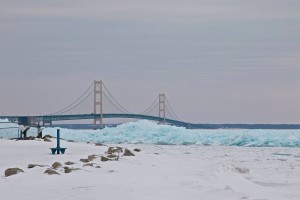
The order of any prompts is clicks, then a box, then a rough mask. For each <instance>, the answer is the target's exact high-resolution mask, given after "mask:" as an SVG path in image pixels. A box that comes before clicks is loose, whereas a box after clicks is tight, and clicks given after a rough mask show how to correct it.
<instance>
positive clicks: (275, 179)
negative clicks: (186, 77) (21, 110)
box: [0, 139, 300, 200]
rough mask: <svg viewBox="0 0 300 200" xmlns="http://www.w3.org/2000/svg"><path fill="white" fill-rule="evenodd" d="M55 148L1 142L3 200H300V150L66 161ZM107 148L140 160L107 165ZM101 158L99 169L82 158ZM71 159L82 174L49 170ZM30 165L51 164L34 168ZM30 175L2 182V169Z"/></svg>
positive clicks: (195, 148)
mask: <svg viewBox="0 0 300 200" xmlns="http://www.w3.org/2000/svg"><path fill="white" fill-rule="evenodd" d="M55 145H56V143H55V139H52V142H44V141H42V140H40V141H38V140H33V141H22V140H19V141H16V140H7V139H1V140H0V158H1V163H0V172H1V173H2V174H1V176H0V194H1V199H2V198H3V199H10V200H14V199H20V198H22V199H43V200H48V199H49V200H50V199H51V200H53V199H54V198H56V199H81V200H82V199H112V200H114V199H132V200H134V199H146V200H147V199H149V200H150V199H151V200H153V199H162V200H166V199H172V200H182V199H190V200H193V199H216V200H219V199H230V200H234V199H270V200H276V199H291V200H292V199H295V200H296V199H299V195H300V152H299V149H298V148H282V147H268V148H265V147H236V146H227V147H226V146H199V145H189V146H183V145H148V144H119V145H115V144H110V145H109V144H107V146H95V145H94V144H93V143H89V144H87V143H80V142H77V143H72V142H67V141H64V140H63V141H61V146H62V147H66V148H67V151H66V154H64V155H52V154H50V149H49V148H51V147H55ZM108 146H121V147H126V148H128V149H130V150H131V151H132V150H133V149H134V148H139V149H141V150H142V151H141V152H135V151H132V152H134V154H135V155H136V156H134V157H125V156H124V157H122V156H121V157H120V159H119V160H118V161H108V162H101V161H100V155H105V151H107V149H108ZM91 154H95V155H97V156H98V157H97V158H96V159H95V160H94V161H92V163H95V165H99V166H101V168H95V167H83V163H81V162H80V161H79V160H80V159H81V158H87V156H88V155H91ZM67 161H73V162H75V163H76V164H75V165H74V166H72V167H74V168H80V170H76V171H72V172H71V173H69V174H65V173H64V172H63V169H62V168H61V169H59V170H58V172H59V173H60V174H61V175H47V174H44V171H45V170H46V169H47V168H49V167H50V166H51V165H52V164H53V163H54V162H61V163H65V162H67ZM28 164H40V165H46V166H45V167H35V168H32V169H28V168H27V166H28ZM10 167H19V168H21V169H23V170H24V171H25V173H20V174H17V175H13V176H9V177H4V170H5V169H7V168H10Z"/></svg>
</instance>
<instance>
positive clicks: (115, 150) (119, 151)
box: [106, 147, 123, 154]
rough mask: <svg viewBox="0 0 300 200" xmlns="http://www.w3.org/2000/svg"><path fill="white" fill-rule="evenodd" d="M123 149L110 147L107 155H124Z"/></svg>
mask: <svg viewBox="0 0 300 200" xmlns="http://www.w3.org/2000/svg"><path fill="white" fill-rule="evenodd" d="M122 152H123V149H122V147H109V148H108V149H107V152H106V153H107V154H114V153H122Z"/></svg>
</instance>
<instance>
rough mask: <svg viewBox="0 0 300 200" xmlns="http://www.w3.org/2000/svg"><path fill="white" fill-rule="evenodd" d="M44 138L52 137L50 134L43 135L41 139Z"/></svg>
mask: <svg viewBox="0 0 300 200" xmlns="http://www.w3.org/2000/svg"><path fill="white" fill-rule="evenodd" d="M45 138H53V137H52V136H51V135H45V136H44V137H43V139H45Z"/></svg>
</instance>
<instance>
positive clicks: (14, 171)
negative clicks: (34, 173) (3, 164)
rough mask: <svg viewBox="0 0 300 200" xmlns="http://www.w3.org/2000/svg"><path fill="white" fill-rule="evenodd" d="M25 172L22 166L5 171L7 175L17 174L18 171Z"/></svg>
mask: <svg viewBox="0 0 300 200" xmlns="http://www.w3.org/2000/svg"><path fill="white" fill-rule="evenodd" d="M21 172H22V173H24V171H23V170H22V169H20V168H17V167H15V168H8V169H6V170H5V171H4V175H5V176H6V177H7V176H11V175H15V174H18V173H21Z"/></svg>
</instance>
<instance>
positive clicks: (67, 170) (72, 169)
mask: <svg viewBox="0 0 300 200" xmlns="http://www.w3.org/2000/svg"><path fill="white" fill-rule="evenodd" d="M64 169H65V173H66V174H68V173H71V172H72V171H74V170H78V168H70V167H64Z"/></svg>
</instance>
